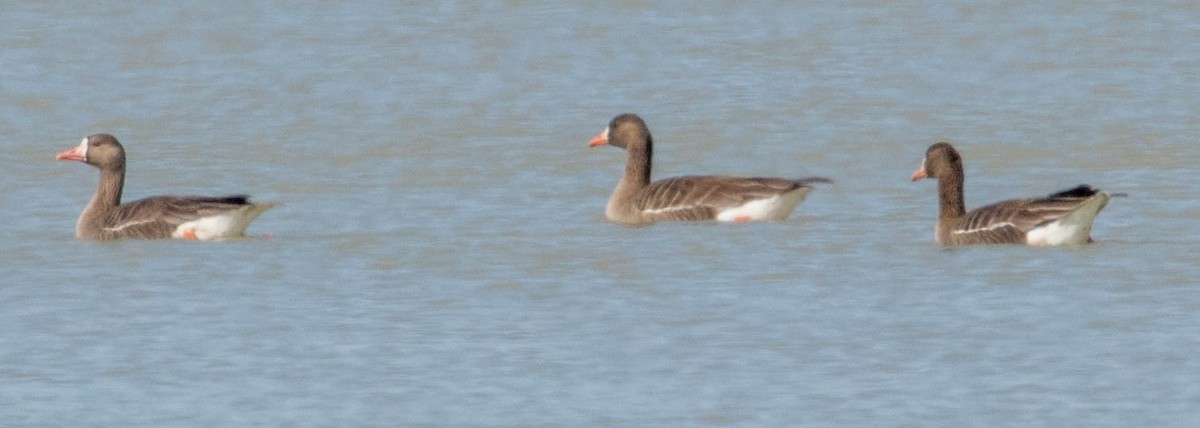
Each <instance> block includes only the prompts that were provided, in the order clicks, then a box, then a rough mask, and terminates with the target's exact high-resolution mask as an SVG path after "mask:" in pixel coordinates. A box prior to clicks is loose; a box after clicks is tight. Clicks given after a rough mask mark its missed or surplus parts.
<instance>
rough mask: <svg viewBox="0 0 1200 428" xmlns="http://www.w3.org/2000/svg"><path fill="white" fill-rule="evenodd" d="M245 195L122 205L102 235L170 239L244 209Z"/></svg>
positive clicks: (166, 198) (162, 198)
mask: <svg viewBox="0 0 1200 428" xmlns="http://www.w3.org/2000/svg"><path fill="white" fill-rule="evenodd" d="M249 203H250V201H249V198H248V197H247V196H245V195H235V196H225V197H205V196H156V197H151V198H146V199H140V200H136V201H132V202H128V203H124V204H121V205H120V206H118V207H117V209H115V210H113V212H112V215H110V216H109V218H108V219H107V220H106V221H105V223H104V224H105V225H104V227H103V229H102V232H103V233H104V234H105V235H107V236H108V237H111V238H139V239H157V238H169V237H171V234H172V233H173V232H174V231H175V229H176V228H178V227H179V225H181V224H184V223H187V222H189V221H192V220H196V219H199V218H202V217H208V216H211V215H215V214H220V213H223V212H226V211H232V210H236V209H239V208H242V207H244V206H246V205H248V204H249Z"/></svg>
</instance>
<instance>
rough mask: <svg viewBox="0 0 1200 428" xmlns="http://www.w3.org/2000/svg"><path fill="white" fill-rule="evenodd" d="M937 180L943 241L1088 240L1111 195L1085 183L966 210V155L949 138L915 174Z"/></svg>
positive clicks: (939, 230)
mask: <svg viewBox="0 0 1200 428" xmlns="http://www.w3.org/2000/svg"><path fill="white" fill-rule="evenodd" d="M926 177H932V178H936V179H937V182H938V218H937V225H936V227H935V233H934V234H935V237H936V239H937V242H938V243H939V244H942V245H969V244H1028V245H1036V246H1043V245H1064V244H1085V243H1087V242H1090V241H1091V237H1090V235H1089V234H1090V232H1091V228H1092V221H1093V220H1094V219H1095V217H1096V214H1098V213H1099V212H1100V210H1101V209H1102V208H1104V205H1105V204H1107V202H1108V195H1106V194H1104V193H1103V192H1100V191H1098V190H1096V189H1093V188H1091V187H1089V186H1086V185H1081V186H1078V187H1075V188H1073V189H1069V190H1064V191H1061V192H1058V193H1055V194H1052V195H1049V196H1046V197H1041V198H1028V199H1012V200H1007V201H1002V202H997V203H994V204H991V205H987V206H984V207H980V208H977V209H975V210H973V211H971V212H967V209H966V204H965V202H964V201H963V181H964V180H963V167H962V157H961V156H959V154H958V151H957V150H955V149H954V147H953V146H951V145H950V144H949V143H937V144H934V145H932V146H930V147H929V150H927V151H926V152H925V160H924V161H922V163H921V167H920V168H918V169H917V171H916V172H915V173H913V175H912V180H913V181H917V180H921V179H923V178H926Z"/></svg>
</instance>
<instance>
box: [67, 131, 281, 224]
mask: <svg viewBox="0 0 1200 428" xmlns="http://www.w3.org/2000/svg"><path fill="white" fill-rule="evenodd" d="M57 159H59V160H73V161H79V162H83V163H86V164H88V165H92V166H94V167H96V168H97V169H99V170H100V184H99V185H98V187H97V188H96V193H95V194H93V195H92V199H91V201H90V202H88V205H87V207H86V208H84V210H83V213H82V214H80V216H79V221H78V222H77V223H76V224H75V236H77V237H79V238H82V239H94V240H112V239H120V238H137V239H162V238H184V239H220V238H228V237H233V236H241V235H242V234H243V233H244V231H245V227H246V225H248V224H249V223H250V221H252V220H253V219H254V218H255V217H257V216H258V215H259V214H262V212H263V211H266V210H267V209H268V208H270V207H271V206H273V204H255V203H251V202H250V201H249V200H248V199H247V197H246V196H244V195H235V196H225V197H203V196H158V197H151V198H146V199H141V200H137V201H132V202H127V203H121V193H122V191H123V188H124V186H125V149H124V147H122V146H121V143H120V142H118V141H117V139H116V138H114V137H113V136H111V135H108V134H95V135H91V136H88V137H87V138H84V139H83V141H82V142H80V144H79V145H78V146H76V147H74V148H71V149H68V150H66V151H63V152H61V153H59V154H58V155H57Z"/></svg>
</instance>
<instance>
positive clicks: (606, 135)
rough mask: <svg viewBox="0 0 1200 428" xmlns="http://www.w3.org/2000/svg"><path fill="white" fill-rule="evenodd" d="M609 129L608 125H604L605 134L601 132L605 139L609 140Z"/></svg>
mask: <svg viewBox="0 0 1200 428" xmlns="http://www.w3.org/2000/svg"><path fill="white" fill-rule="evenodd" d="M608 130H609V127H608V126H605V127H604V134H601V135H603V138H604V141H608Z"/></svg>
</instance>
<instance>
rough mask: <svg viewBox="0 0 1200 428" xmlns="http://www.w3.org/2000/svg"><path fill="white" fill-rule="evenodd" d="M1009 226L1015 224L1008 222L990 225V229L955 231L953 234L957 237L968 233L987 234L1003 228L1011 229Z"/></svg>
mask: <svg viewBox="0 0 1200 428" xmlns="http://www.w3.org/2000/svg"><path fill="white" fill-rule="evenodd" d="M1009 226H1013V224H1012V223H1009V222H1007V221H1006V222H1004V223H996V224H991V225H988V227H980V228H976V229H970V230H955V231H953V232H951V233H953V234H955V235H966V234H968V233H976V232H987V231H992V230H996V229H999V228H1002V227H1009Z"/></svg>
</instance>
